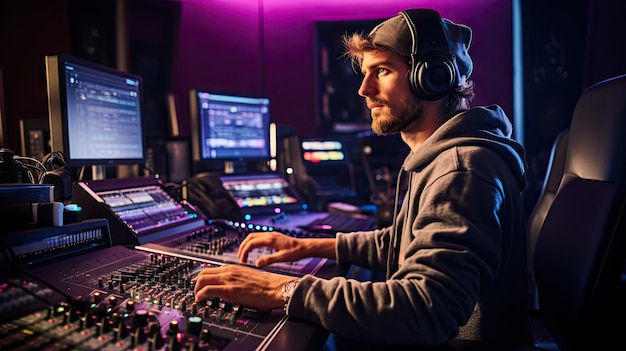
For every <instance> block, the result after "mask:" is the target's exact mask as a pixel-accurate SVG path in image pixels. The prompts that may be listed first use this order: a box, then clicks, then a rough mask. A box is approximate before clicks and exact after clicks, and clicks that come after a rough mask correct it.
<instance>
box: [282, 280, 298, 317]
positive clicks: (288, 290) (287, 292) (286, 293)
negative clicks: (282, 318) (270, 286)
mask: <svg viewBox="0 0 626 351" xmlns="http://www.w3.org/2000/svg"><path fill="white" fill-rule="evenodd" d="M299 282H300V279H294V280H290V281H288V282H287V284H285V285H283V301H285V306H284V307H283V310H284V311H285V313H287V305H288V304H289V300H290V299H291V296H293V292H294V290H296V286H298V283H299Z"/></svg>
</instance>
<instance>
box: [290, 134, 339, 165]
mask: <svg viewBox="0 0 626 351" xmlns="http://www.w3.org/2000/svg"><path fill="white" fill-rule="evenodd" d="M300 150H301V152H302V160H303V161H304V162H305V165H311V166H314V165H320V166H321V165H327V164H337V165H339V164H348V163H350V161H349V159H348V155H347V154H346V151H345V149H344V146H343V142H342V141H340V140H331V139H301V141H300Z"/></svg>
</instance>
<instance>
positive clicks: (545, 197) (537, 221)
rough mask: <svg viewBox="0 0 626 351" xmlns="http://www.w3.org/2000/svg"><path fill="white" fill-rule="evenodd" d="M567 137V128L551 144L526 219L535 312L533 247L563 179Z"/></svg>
mask: <svg viewBox="0 0 626 351" xmlns="http://www.w3.org/2000/svg"><path fill="white" fill-rule="evenodd" d="M568 137H569V128H567V129H565V130H563V131H562V132H561V133H559V134H558V135H557V136H556V139H555V140H554V143H553V144H552V150H551V151H550V158H549V159H548V168H547V170H546V174H545V177H544V180H543V185H542V187H541V192H540V194H539V197H538V198H537V203H536V204H535V207H534V208H533V210H532V212H531V213H530V216H529V217H528V227H527V237H528V257H529V259H528V274H529V288H530V291H529V293H530V307H531V308H532V309H535V310H538V309H539V301H538V298H537V286H536V284H535V274H534V269H535V268H534V261H533V257H534V256H535V245H536V243H537V238H539V232H540V231H541V227H542V226H543V222H544V221H545V219H546V215H547V214H548V210H549V209H550V205H552V201H553V200H554V196H555V195H556V191H557V189H558V188H559V184H561V178H563V171H564V170H565V160H566V157H567V142H568V140H569V138H568Z"/></svg>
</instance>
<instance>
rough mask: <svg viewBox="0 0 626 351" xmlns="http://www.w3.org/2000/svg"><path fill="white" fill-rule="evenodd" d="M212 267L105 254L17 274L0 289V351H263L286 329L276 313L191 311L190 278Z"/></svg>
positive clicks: (209, 306) (226, 307) (223, 306)
mask: <svg viewBox="0 0 626 351" xmlns="http://www.w3.org/2000/svg"><path fill="white" fill-rule="evenodd" d="M214 266H215V265H214V264H211V263H206V262H200V261H195V260H188V259H183V258H180V257H174V256H169V255H159V254H155V253H148V252H142V251H138V250H133V249H130V248H125V247H111V248H107V249H104V250H102V251H99V252H98V254H97V255H94V254H89V255H84V256H79V257H75V258H72V259H69V260H66V261H63V262H59V263H56V264H47V265H42V266H40V267H29V268H28V269H22V270H21V271H22V275H23V276H24V277H31V278H30V281H28V280H26V279H9V280H7V282H6V283H4V284H2V286H1V289H2V290H1V291H0V312H3V313H2V319H1V321H2V325H1V326H0V340H1V341H0V350H136V351H138V350H168V351H169V350H171V351H174V350H177V351H185V350H206V351H209V350H211V351H217V350H226V351H227V350H263V349H265V348H266V347H267V343H268V342H269V341H271V339H272V337H273V334H274V333H276V332H277V331H278V330H280V328H281V327H282V325H283V324H284V323H285V321H286V317H285V316H284V314H283V313H282V312H281V311H275V312H264V313H260V312H257V311H254V310H250V309H248V308H245V307H244V306H239V305H234V304H232V303H229V302H228V301H223V300H221V299H219V298H212V299H209V300H208V301H206V302H204V303H200V304H197V303H194V298H193V286H194V277H195V275H196V274H197V273H198V272H199V271H200V270H201V269H204V268H208V269H210V268H211V267H214ZM40 277H42V278H45V279H42V278H40ZM46 281H54V282H55V283H54V284H51V285H48V284H47V283H46Z"/></svg>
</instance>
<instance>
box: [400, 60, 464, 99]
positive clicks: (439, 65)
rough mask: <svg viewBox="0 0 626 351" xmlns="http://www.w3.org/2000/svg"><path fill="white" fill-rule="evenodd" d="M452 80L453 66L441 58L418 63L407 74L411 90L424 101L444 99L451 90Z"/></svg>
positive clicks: (453, 74)
mask: <svg viewBox="0 0 626 351" xmlns="http://www.w3.org/2000/svg"><path fill="white" fill-rule="evenodd" d="M454 79H455V72H454V66H453V65H452V63H450V61H449V60H448V59H446V58H443V57H430V58H428V59H426V60H423V61H419V62H417V64H416V65H415V67H413V69H412V70H411V72H410V73H409V82H410V84H411V88H412V89H413V91H414V92H415V94H417V96H418V97H420V98H421V99H424V100H437V99H440V98H442V97H444V96H445V95H446V94H447V93H448V92H450V90H452V88H453V86H454Z"/></svg>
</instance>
